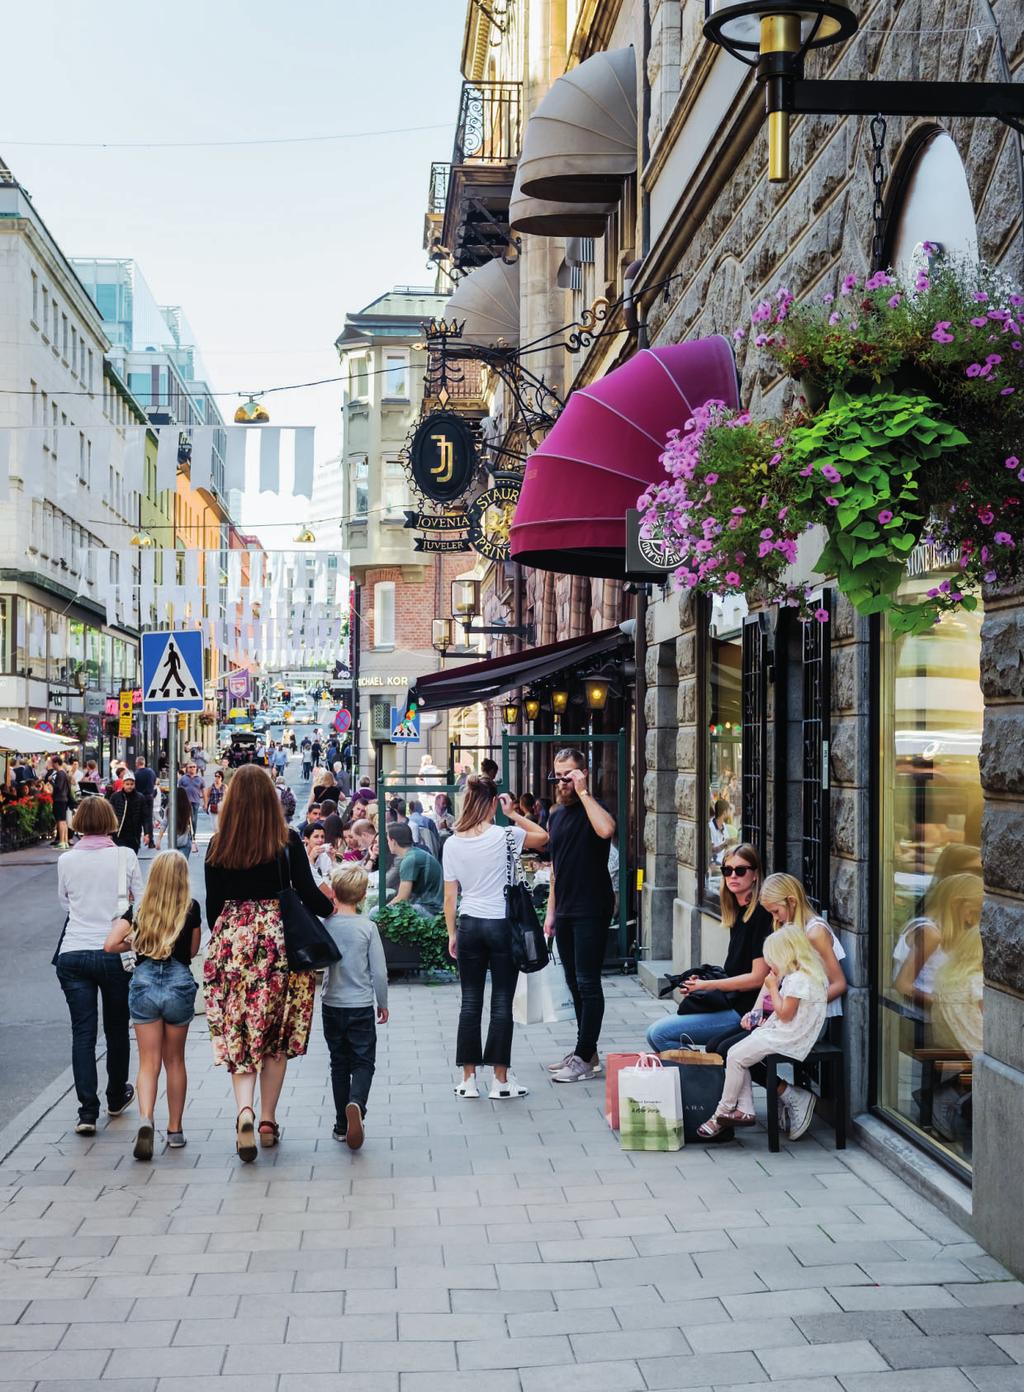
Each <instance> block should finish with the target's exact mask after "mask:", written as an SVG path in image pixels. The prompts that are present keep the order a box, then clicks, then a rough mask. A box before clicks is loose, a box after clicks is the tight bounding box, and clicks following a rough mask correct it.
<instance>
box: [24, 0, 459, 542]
mask: <svg viewBox="0 0 1024 1392" xmlns="http://www.w3.org/2000/svg"><path fill="white" fill-rule="evenodd" d="M465 13H466V4H465V0H435V3H434V4H432V5H425V4H423V3H422V0H388V3H387V4H378V3H366V0H291V3H289V4H282V3H280V0H275V3H270V0H244V3H242V0H212V3H211V0H177V2H176V3H175V4H174V5H173V6H170V7H168V6H163V5H148V4H145V3H144V2H143V0H133V3H126V2H125V0H105V3H104V4H103V5H88V4H85V3H82V0H32V3H31V4H25V5H11V6H9V7H7V10H6V13H5V16H4V50H5V52H6V54H7V56H8V61H7V62H6V63H5V65H4V83H3V87H4V91H3V102H2V105H0V156H2V157H3V159H4V160H5V161H6V163H7V164H8V166H9V167H10V168H11V169H12V171H13V172H14V174H15V177H16V178H17V179H18V180H19V182H20V183H22V184H23V185H24V186H25V187H26V188H27V189H28V191H29V193H30V195H31V196H32V199H33V202H34V204H35V206H36V208H37V210H38V212H39V213H40V215H41V216H42V218H43V220H44V221H45V222H46V224H47V226H48V227H49V229H50V231H51V233H52V234H53V235H54V237H55V238H56V240H57V242H58V243H59V245H60V246H61V248H62V250H63V251H64V252H65V254H67V255H70V256H116V257H131V258H133V259H134V260H135V261H137V263H138V265H139V267H140V269H141V271H142V273H143V275H144V276H145V278H146V280H147V281H148V283H149V285H150V288H151V289H152V290H153V292H154V294H155V296H156V298H157V301H158V302H159V303H161V304H180V305H181V306H182V308H183V309H184V311H185V314H186V316H187V317H188V319H189V321H190V322H191V324H192V327H193V329H194V331H195V335H196V340H197V342H198V344H199V347H200V351H201V353H202V355H203V358H204V359H205V362H206V366H207V371H208V373H209V377H210V382H211V385H212V387H213V389H214V390H215V391H216V392H218V393H229V394H228V395H222V396H220V397H219V398H218V399H219V404H220V406H221V410H222V411H223V413H224V415H225V417H226V418H227V419H230V418H231V416H232V415H233V413H234V410H235V407H236V406H237V405H238V399H237V397H236V396H234V395H232V394H230V393H234V392H237V391H240V390H242V391H249V390H260V389H263V388H266V387H270V386H277V385H283V384H289V383H297V382H307V381H311V380H313V379H316V378H322V377H332V376H337V375H338V371H339V365H338V359H337V354H336V352H335V350H334V346H333V345H334V340H335V338H336V337H337V335H338V333H339V332H340V330H341V328H342V325H343V323H344V317H345V314H346V312H348V311H353V310H358V309H360V308H361V307H362V306H363V305H365V304H367V303H369V301H370V300H372V299H374V298H375V297H376V296H377V295H378V294H380V293H381V292H382V291H383V290H386V289H388V288H390V286H392V285H400V284H412V285H429V284H431V283H432V279H433V278H432V275H431V272H430V271H429V270H428V269H427V267H426V256H425V253H424V252H423V250H422V245H421V241H422V232H423V214H424V211H425V207H426V195H427V184H428V178H429V173H430V163H431V160H435V159H437V160H445V159H449V158H450V156H451V144H452V134H453V131H454V127H455V119H456V115H457V107H458V100H459V86H460V83H461V76H460V73H459V56H460V52H461V45H462V31H463V24H464V20H465ZM12 59H13V61H12ZM416 128H418V129H416ZM423 128H429V129H423ZM367 131H373V132H378V131H390V132H396V131H402V132H403V133H401V134H389V135H375V136H372V137H364V138H360V139H345V140H329V141H317V142H312V141H311V142H306V143H292V144H277V145H275V144H222V145H209V146H206V147H203V146H201V145H195V144H193V145H191V146H190V147H189V148H137V149H115V148H107V149H102V148H73V146H74V145H76V144H78V145H81V146H89V145H93V144H102V143H104V142H117V143H123V142H133V143H137V144H147V143H149V144H156V145H160V146H163V145H165V143H166V142H209V141H225V142H234V141H263V140H282V139H285V138H289V137H297V136H298V137H308V136H322V135H341V134H346V135H348V134H352V133H357V132H367ZM33 142H45V143H33ZM265 404H266V405H267V407H268V409H269V410H270V413H271V419H272V421H273V423H274V424H275V425H284V426H288V425H314V426H316V427H317V436H316V448H317V457H318V459H323V458H330V457H331V456H333V455H336V454H337V452H338V448H339V443H340V440H339V421H340V414H339V405H340V384H337V383H336V384H334V385H329V386H322V387H316V388H311V389H307V390H302V391H289V392H280V393H274V394H273V395H269V396H267V398H266V401H265ZM307 512H308V504H307V503H306V502H305V500H302V499H293V498H291V497H290V496H288V497H280V498H279V497H277V496H276V495H272V494H262V495H260V494H259V493H258V492H255V491H253V492H251V493H249V494H247V495H246V500H245V507H244V510H243V516H242V518H241V519H240V520H241V521H242V522H243V525H247V526H249V527H251V528H252V530H254V531H256V532H257V533H258V535H259V536H260V537H261V539H262V540H263V542H264V544H265V545H267V546H268V547H271V546H275V545H276V546H282V545H284V546H287V545H288V544H289V543H290V541H291V539H292V536H293V535H294V532H295V530H296V528H297V526H298V525H300V524H301V523H303V522H304V521H305V520H306V514H307ZM321 540H322V539H321V538H319V537H318V541H321Z"/></svg>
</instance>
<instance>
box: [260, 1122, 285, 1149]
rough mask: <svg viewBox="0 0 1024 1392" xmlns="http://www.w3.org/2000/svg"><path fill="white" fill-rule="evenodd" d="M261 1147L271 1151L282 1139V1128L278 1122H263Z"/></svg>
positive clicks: (261, 1123) (261, 1124)
mask: <svg viewBox="0 0 1024 1392" xmlns="http://www.w3.org/2000/svg"><path fill="white" fill-rule="evenodd" d="M259 1133H260V1145H261V1146H262V1147H263V1149H264V1150H271V1149H272V1148H273V1147H274V1146H276V1145H277V1143H278V1141H279V1140H280V1139H281V1128H280V1126H278V1124H277V1122H276V1121H261V1122H260V1125H259Z"/></svg>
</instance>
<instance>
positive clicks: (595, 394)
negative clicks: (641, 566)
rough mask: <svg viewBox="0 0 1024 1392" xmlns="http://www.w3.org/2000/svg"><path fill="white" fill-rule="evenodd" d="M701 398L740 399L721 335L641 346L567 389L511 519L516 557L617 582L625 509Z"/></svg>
mask: <svg viewBox="0 0 1024 1392" xmlns="http://www.w3.org/2000/svg"><path fill="white" fill-rule="evenodd" d="M707 401H723V402H724V403H725V404H726V406H729V407H733V408H736V407H738V406H739V383H738V381H737V377H736V362H735V359H734V357H733V351H732V344H731V343H729V341H728V340H727V339H725V338H722V337H720V336H718V335H716V336H714V337H713V338H701V339H697V340H696V341H695V342H692V343H670V344H666V345H665V346H664V347H660V348H642V349H641V350H640V351H639V352H638V353H635V354H634V355H633V357H631V358H630V359H629V361H628V362H625V363H623V365H622V366H621V367H617V368H616V369H615V371H614V372H609V373H608V375H607V377H603V378H602V379H601V380H600V381H599V382H595V383H594V384H593V385H592V386H589V387H582V388H580V389H579V390H578V391H575V392H573V394H572V396H571V397H570V398H569V401H568V403H567V404H566V407H565V410H564V411H563V412H562V414H561V416H560V417H559V418H558V421H557V422H556V424H555V425H554V427H553V428H552V430H551V433H550V434H549V435H548V437H547V439H546V440H545V441H544V443H543V444H542V445H541V447H540V449H538V450H536V451H535V452H534V453H533V454H532V455H531V456H530V458H529V460H528V462H527V465H526V473H525V476H524V478H523V488H522V492H521V493H520V495H519V503H518V506H517V507H516V515H515V520H514V522H513V524H512V558H513V560H516V561H519V562H520V563H521V564H522V565H530V566H537V567H538V568H539V569H541V570H554V571H560V572H564V573H566V574H573V575H602V576H608V577H611V578H613V579H620V578H621V577H622V575H623V573H624V570H625V551H626V511H627V509H628V508H632V507H636V500H637V498H638V497H639V496H640V494H641V493H642V492H643V491H644V489H645V488H646V487H647V485H648V484H650V483H654V482H657V481H659V480H661V479H663V478H664V477H665V469H664V466H663V465H662V463H661V455H662V453H663V452H664V449H665V442H666V440H667V438H668V432H669V431H670V430H672V429H676V430H681V429H682V427H683V426H684V425H685V424H686V422H687V420H688V419H689V418H690V416H691V415H692V414H693V410H694V407H696V406H702V405H703V404H704V403H705V402H707Z"/></svg>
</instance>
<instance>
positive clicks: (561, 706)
mask: <svg viewBox="0 0 1024 1392" xmlns="http://www.w3.org/2000/svg"><path fill="white" fill-rule="evenodd" d="M551 709H552V711H554V713H555V715H564V714H565V712H566V711H567V710H568V709H569V693H568V691H552V693H551Z"/></svg>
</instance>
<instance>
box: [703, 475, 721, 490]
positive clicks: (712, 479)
mask: <svg viewBox="0 0 1024 1392" xmlns="http://www.w3.org/2000/svg"><path fill="white" fill-rule="evenodd" d="M704 482H705V483H706V484H707V486H708V487H709V488H713V487H714V485H715V484H716V483H717V482H718V475H717V474H705V475H704Z"/></svg>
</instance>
